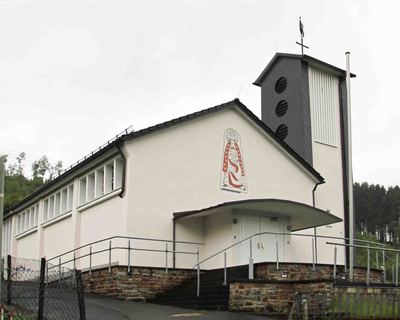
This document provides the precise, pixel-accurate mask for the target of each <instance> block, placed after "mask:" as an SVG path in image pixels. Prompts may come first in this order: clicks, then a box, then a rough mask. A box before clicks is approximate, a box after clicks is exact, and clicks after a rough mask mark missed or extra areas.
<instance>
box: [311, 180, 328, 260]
mask: <svg viewBox="0 0 400 320" xmlns="http://www.w3.org/2000/svg"><path fill="white" fill-rule="evenodd" d="M324 183H325V181H324V182H317V183H316V184H315V186H314V188H313V190H312V205H313V207H314V208H315V191H316V190H317V188H318V186H319V185H320V184H324ZM317 248H318V243H317V228H316V227H314V252H315V264H317V263H318V251H317Z"/></svg>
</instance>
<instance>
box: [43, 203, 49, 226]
mask: <svg viewBox="0 0 400 320" xmlns="http://www.w3.org/2000/svg"><path fill="white" fill-rule="evenodd" d="M43 206H44V207H43V221H47V220H49V218H48V217H49V199H46V200H44V202H43Z"/></svg>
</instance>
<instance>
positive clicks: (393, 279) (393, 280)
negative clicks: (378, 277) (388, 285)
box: [392, 264, 395, 283]
mask: <svg viewBox="0 0 400 320" xmlns="http://www.w3.org/2000/svg"><path fill="white" fill-rule="evenodd" d="M394 282H395V276H394V264H392V283H394Z"/></svg>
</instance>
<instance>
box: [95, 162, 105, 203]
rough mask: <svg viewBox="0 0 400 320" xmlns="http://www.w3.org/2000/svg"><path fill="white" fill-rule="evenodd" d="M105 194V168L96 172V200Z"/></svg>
mask: <svg viewBox="0 0 400 320" xmlns="http://www.w3.org/2000/svg"><path fill="white" fill-rule="evenodd" d="M103 194H104V167H101V168H99V169H97V170H96V198H99V197H101V196H102V195H103Z"/></svg>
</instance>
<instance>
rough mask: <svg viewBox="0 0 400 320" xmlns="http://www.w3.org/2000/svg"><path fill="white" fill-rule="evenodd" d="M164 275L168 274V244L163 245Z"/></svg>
mask: <svg viewBox="0 0 400 320" xmlns="http://www.w3.org/2000/svg"><path fill="white" fill-rule="evenodd" d="M165 274H168V242H166V243H165Z"/></svg>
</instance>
